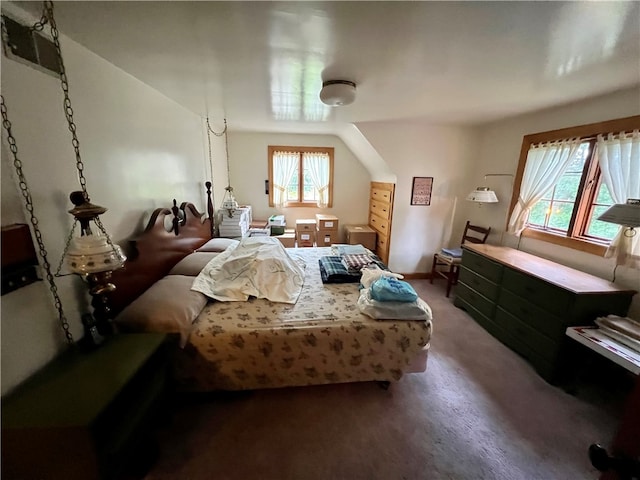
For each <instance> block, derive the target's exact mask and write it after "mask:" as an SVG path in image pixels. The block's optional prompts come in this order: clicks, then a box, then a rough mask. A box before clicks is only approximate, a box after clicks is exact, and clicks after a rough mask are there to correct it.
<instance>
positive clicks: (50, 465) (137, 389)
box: [2, 333, 176, 480]
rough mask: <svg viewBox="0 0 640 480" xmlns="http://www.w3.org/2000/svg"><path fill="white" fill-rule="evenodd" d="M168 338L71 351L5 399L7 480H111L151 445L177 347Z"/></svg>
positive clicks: (114, 341) (119, 340) (118, 340)
mask: <svg viewBox="0 0 640 480" xmlns="http://www.w3.org/2000/svg"><path fill="white" fill-rule="evenodd" d="M174 340H175V339H174V337H170V336H168V335H166V334H156V333H139V334H119V335H115V336H113V337H111V338H109V340H108V341H107V342H106V343H105V344H104V345H103V346H101V347H100V348H98V349H97V350H95V351H92V352H90V353H83V352H81V351H79V350H78V349H76V348H72V349H70V350H68V351H66V352H64V353H63V354H61V355H60V356H58V357H57V358H56V359H54V360H53V361H52V362H50V363H49V364H47V365H46V366H45V367H44V368H43V369H42V370H40V371H39V372H37V373H36V374H35V375H33V376H32V377H30V378H29V379H27V380H26V381H25V382H24V383H23V384H22V385H20V386H19V387H18V388H17V389H16V390H15V391H14V392H12V393H11V394H9V395H8V396H7V397H6V398H3V399H2V478H3V479H7V480H10V479H20V480H29V479H34V480H35V479H47V480H57V479H61V480H62V479H64V480H71V479H82V480H93V479H96V480H97V479H100V480H102V479H110V478H114V477H115V476H116V475H118V474H119V473H121V472H122V471H123V469H124V468H125V467H126V466H127V465H128V463H129V462H130V461H131V460H133V459H134V458H135V457H134V456H135V455H137V448H139V447H144V446H145V445H146V444H147V434H148V433H149V432H150V428H151V427H152V426H153V423H154V419H155V417H156V416H157V414H158V413H159V412H160V407H161V405H162V400H163V397H164V394H165V393H166V390H167V386H168V371H169V369H168V366H169V359H170V356H171V352H172V350H173V348H174V346H175V345H176V342H175V341H174Z"/></svg>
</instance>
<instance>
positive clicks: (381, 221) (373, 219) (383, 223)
mask: <svg viewBox="0 0 640 480" xmlns="http://www.w3.org/2000/svg"><path fill="white" fill-rule="evenodd" d="M369 225H371V227H372V228H373V229H375V230H377V231H378V232H380V233H381V234H382V235H389V220H387V219H385V218H382V217H379V216H377V215H374V214H371V215H370V218H369Z"/></svg>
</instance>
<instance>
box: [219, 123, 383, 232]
mask: <svg viewBox="0 0 640 480" xmlns="http://www.w3.org/2000/svg"><path fill="white" fill-rule="evenodd" d="M269 145H292V146H310V147H333V148H334V149H335V150H334V160H333V166H334V176H333V207H332V208H325V209H319V208H300V207H295V208H283V209H281V210H279V209H276V208H274V207H269V196H268V195H266V194H265V188H264V181H265V180H266V179H267V178H269V175H268V163H267V162H268V159H267V147H268V146H269ZM229 163H230V176H231V186H232V187H233V189H234V194H235V196H236V200H237V201H238V202H239V203H240V204H247V205H251V207H252V212H253V218H256V219H267V218H269V217H270V216H271V215H276V214H281V215H285V219H286V222H287V228H295V222H296V220H297V219H301V218H315V214H316V213H326V214H330V215H335V216H336V217H338V219H339V225H345V224H351V223H364V224H366V223H367V221H368V211H369V200H368V199H369V187H370V183H371V176H370V175H369V172H368V171H367V170H366V169H365V167H364V166H363V165H362V163H360V161H359V160H358V159H357V158H356V157H355V156H354V155H353V154H352V153H351V151H350V150H349V149H348V148H347V147H346V146H345V144H344V143H343V142H342V140H340V138H338V137H336V136H334V135H302V134H275V133H268V134H267V133H249V132H242V133H240V132H238V133H234V132H232V133H230V135H229ZM221 203H222V199H219V201H218V203H217V205H216V206H219V205H220V204H221ZM343 240H344V237H343V231H342V228H341V229H340V240H339V241H343Z"/></svg>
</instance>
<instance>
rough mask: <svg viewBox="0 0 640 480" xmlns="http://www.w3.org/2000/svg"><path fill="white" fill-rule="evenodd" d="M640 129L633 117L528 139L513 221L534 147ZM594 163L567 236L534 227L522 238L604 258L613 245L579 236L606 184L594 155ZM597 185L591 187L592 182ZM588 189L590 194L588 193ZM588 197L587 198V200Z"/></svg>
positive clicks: (520, 163) (516, 184) (638, 118)
mask: <svg viewBox="0 0 640 480" xmlns="http://www.w3.org/2000/svg"><path fill="white" fill-rule="evenodd" d="M638 128H640V115H635V116H632V117H625V118H618V119H614V120H607V121H604V122H597V123H590V124H587V125H579V126H576V127H568V128H561V129H558V130H549V131H546V132H539V133H534V134H530V135H525V136H524V137H523V139H522V146H521V148H520V158H519V161H518V168H517V170H516V176H515V179H514V182H513V185H514V187H513V193H512V195H511V203H510V205H509V215H508V218H511V215H512V213H513V209H514V208H515V205H516V203H517V202H518V197H519V195H520V186H521V184H522V176H523V175H524V167H525V164H526V162H527V155H528V153H529V149H530V148H531V145H534V144H538V143H545V142H552V141H557V140H564V139H568V138H578V137H579V138H580V139H582V140H584V141H587V140H589V139H594V138H595V137H597V136H598V135H606V134H608V133H619V132H624V131H632V130H635V129H638ZM590 157H591V158H592V160H591V161H590V164H589V169H588V171H587V172H586V174H585V175H583V178H582V179H581V182H580V187H579V190H578V196H579V197H580V199H578V198H576V199H577V200H580V201H579V202H578V205H579V206H578V210H577V211H574V214H573V215H572V217H571V221H570V223H569V228H568V229H567V234H566V235H564V234H557V233H552V232H549V231H543V230H539V229H535V228H531V227H526V228H525V229H524V230H523V231H522V236H523V237H526V238H533V239H536V240H541V241H544V242H548V243H553V244H555V245H561V246H564V247H567V248H572V249H574V250H580V251H583V252H587V253H592V254H595V255H600V256H604V254H605V252H606V250H607V247H608V245H609V243H610V242H608V241H604V242H603V241H598V240H597V239H595V238H589V237H586V236H578V232H580V231H582V230H583V229H584V225H585V222H586V221H587V220H588V218H589V213H590V209H591V208H592V207H591V206H592V204H593V201H594V199H595V194H596V192H597V191H598V187H599V185H600V182H601V181H602V175H601V174H600V167H599V166H598V162H597V158H593V157H594V153H593V152H592V153H591V154H590ZM590 179H593V180H594V181H593V182H591V183H590V184H589V180H590ZM585 189H587V190H588V191H587V192H586V193H585ZM585 195H586V197H585Z"/></svg>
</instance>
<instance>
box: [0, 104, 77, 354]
mask: <svg viewBox="0 0 640 480" xmlns="http://www.w3.org/2000/svg"><path fill="white" fill-rule="evenodd" d="M0 99H1V102H0V111H1V112H2V126H3V127H4V129H5V130H6V132H7V143H8V144H9V150H11V154H12V155H13V166H14V167H15V170H16V174H17V176H18V180H19V184H20V191H21V192H22V197H23V199H24V204H25V208H26V209H27V211H28V212H29V217H30V221H31V225H32V226H33V231H34V233H35V236H36V241H37V243H38V249H39V250H40V258H41V259H42V268H43V269H44V271H45V273H46V277H47V282H48V283H49V289H50V290H51V294H52V295H53V299H54V303H55V307H56V309H57V310H58V317H59V320H60V325H61V326H62V329H63V330H64V335H65V337H66V338H67V342H68V343H69V344H73V343H74V341H73V336H72V335H71V331H70V330H69V322H67V318H66V316H65V314H64V311H63V309H62V301H61V300H60V296H59V295H58V287H57V286H56V284H55V282H54V279H53V274H52V273H51V265H50V264H49V260H48V258H47V249H46V248H45V246H44V241H43V240H42V232H41V231H40V227H39V226H38V218H37V217H36V216H35V212H34V207H33V199H32V198H31V193H30V192H29V187H28V185H27V179H26V177H25V175H24V172H23V171H22V161H21V160H20V158H19V157H18V146H17V145H16V140H15V138H14V136H13V133H12V132H11V122H10V121H9V117H8V115H7V107H6V104H5V102H4V96H3V95H0Z"/></svg>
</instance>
